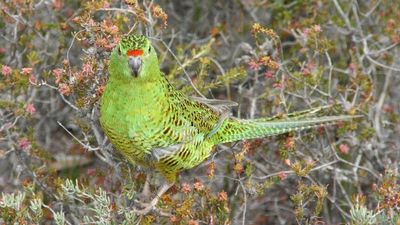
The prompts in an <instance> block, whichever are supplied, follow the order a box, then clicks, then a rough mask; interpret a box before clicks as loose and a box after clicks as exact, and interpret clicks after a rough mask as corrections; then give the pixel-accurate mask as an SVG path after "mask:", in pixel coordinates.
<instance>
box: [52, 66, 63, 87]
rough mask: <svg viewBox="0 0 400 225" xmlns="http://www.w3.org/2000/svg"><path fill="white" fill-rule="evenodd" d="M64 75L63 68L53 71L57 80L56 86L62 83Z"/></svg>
mask: <svg viewBox="0 0 400 225" xmlns="http://www.w3.org/2000/svg"><path fill="white" fill-rule="evenodd" d="M63 73H64V70H63V69H61V68H57V69H54V70H53V74H54V77H55V78H56V84H59V83H60V81H61V78H62V76H63Z"/></svg>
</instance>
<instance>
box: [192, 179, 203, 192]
mask: <svg viewBox="0 0 400 225" xmlns="http://www.w3.org/2000/svg"><path fill="white" fill-rule="evenodd" d="M194 189H196V190H197V191H201V190H203V189H204V185H203V183H202V182H201V181H196V183H194Z"/></svg>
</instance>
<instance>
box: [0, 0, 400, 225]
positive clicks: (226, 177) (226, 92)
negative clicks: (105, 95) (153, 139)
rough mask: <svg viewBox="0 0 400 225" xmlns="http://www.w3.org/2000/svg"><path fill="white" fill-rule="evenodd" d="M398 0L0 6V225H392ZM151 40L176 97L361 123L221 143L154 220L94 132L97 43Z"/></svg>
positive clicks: (123, 166) (133, 174) (137, 185)
mask: <svg viewBox="0 0 400 225" xmlns="http://www.w3.org/2000/svg"><path fill="white" fill-rule="evenodd" d="M398 5H400V2H399V1H398V0H394V1H386V0H367V1H361V0H359V1H357V0H346V1H345V0H329V1H328V0H310V1H302V0H295V1H267V0H237V1H228V0H226V1H207V0H206V1H203V0H196V1H179V0H176V1H163V0H160V1H144V2H142V1H138V2H137V1H135V0H125V1H118V0H109V1H105V0H101V1H61V0H53V1H49V0H40V1H39V0H3V1H1V2H0V27H1V29H0V96H1V99H0V191H1V192H2V194H1V196H0V224H165V223H166V224H191V225H195V224H365V225H367V224H399V223H400V214H399V211H400V194H399V193H400V188H399V184H400V183H399V165H400V151H399V149H400V139H399V137H400V123H399V111H400V110H399V109H400V104H399V102H400V88H399V86H400V57H399V56H400V47H399V46H400V23H399V21H400V9H399V7H396V6H398ZM132 32H134V33H143V34H146V35H148V36H149V37H150V38H152V41H153V43H154V45H155V47H156V49H157V51H158V53H159V57H160V62H161V67H162V70H163V71H164V72H165V73H166V76H167V77H168V79H169V80H170V81H171V82H172V83H173V84H174V85H175V86H177V87H178V88H180V89H182V90H183V91H184V92H186V93H187V94H188V95H195V96H199V95H204V96H206V97H208V98H218V99H228V100H231V101H235V102H238V103H239V107H236V108H233V109H232V110H233V114H234V115H235V116H238V117H241V118H257V117H266V116H271V115H276V114H278V115H280V116H282V115H283V116H284V115H285V114H287V113H290V112H293V111H296V110H304V109H309V108H313V107H319V106H329V107H326V108H325V109H324V110H323V111H322V112H321V114H324V115H339V114H360V115H363V116H364V117H363V118H360V119H356V120H354V121H352V122H343V123H337V124H333V125H331V126H328V127H325V128H321V129H314V130H311V131H307V132H302V133H300V134H299V133H291V134H288V135H281V136H278V137H273V138H264V139H258V140H247V141H243V142H239V143H232V144H230V145H223V146H218V147H217V149H216V151H215V152H214V154H213V155H212V157H210V159H209V160H207V161H206V162H204V163H203V164H202V165H200V166H199V167H196V168H194V169H193V170H190V171H185V172H183V173H182V174H181V176H180V181H179V183H177V184H176V185H175V186H174V187H173V188H172V189H171V190H170V191H169V192H168V193H167V194H166V195H164V196H163V197H162V201H161V202H160V203H159V204H158V207H157V209H156V210H154V211H153V212H152V213H150V214H148V215H145V216H139V215H136V214H135V213H133V211H132V210H133V208H134V207H135V206H136V205H137V204H136V201H137V200H138V198H137V193H138V192H140V191H141V189H142V187H143V184H144V182H145V174H146V173H152V174H153V178H152V180H151V189H152V190H154V191H155V190H156V189H157V188H158V186H159V181H158V180H159V179H158V178H159V175H158V174H157V173H155V172H154V171H149V170H144V169H143V168H137V167H135V166H134V165H130V164H128V163H127V162H126V160H124V159H123V158H122V157H121V156H120V155H119V154H118V153H116V152H115V151H114V150H113V149H112V146H111V145H110V144H109V143H108V141H107V140H106V138H105V137H104V134H103V133H102V131H101V129H100V127H99V125H98V116H99V115H98V108H99V98H100V96H101V94H102V92H103V89H104V85H105V83H106V81H107V76H108V74H107V64H108V57H109V54H110V51H111V50H112V48H113V47H114V46H115V44H116V43H117V42H118V40H119V39H120V37H121V36H122V35H124V34H127V33H132Z"/></svg>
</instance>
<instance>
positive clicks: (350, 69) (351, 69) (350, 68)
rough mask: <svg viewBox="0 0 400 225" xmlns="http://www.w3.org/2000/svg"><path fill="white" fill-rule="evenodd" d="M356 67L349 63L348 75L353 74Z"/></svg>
mask: <svg viewBox="0 0 400 225" xmlns="http://www.w3.org/2000/svg"><path fill="white" fill-rule="evenodd" d="M356 68H357V67H356V65H355V64H354V63H350V64H349V66H348V67H347V69H348V70H349V71H350V73H354V71H356Z"/></svg>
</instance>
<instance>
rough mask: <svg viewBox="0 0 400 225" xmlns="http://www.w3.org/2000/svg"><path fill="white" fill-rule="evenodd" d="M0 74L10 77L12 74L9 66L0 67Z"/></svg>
mask: <svg viewBox="0 0 400 225" xmlns="http://www.w3.org/2000/svg"><path fill="white" fill-rule="evenodd" d="M1 73H2V74H3V75H4V76H10V75H11V73H12V69H11V67H9V66H6V65H3V66H2V67H1Z"/></svg>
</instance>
